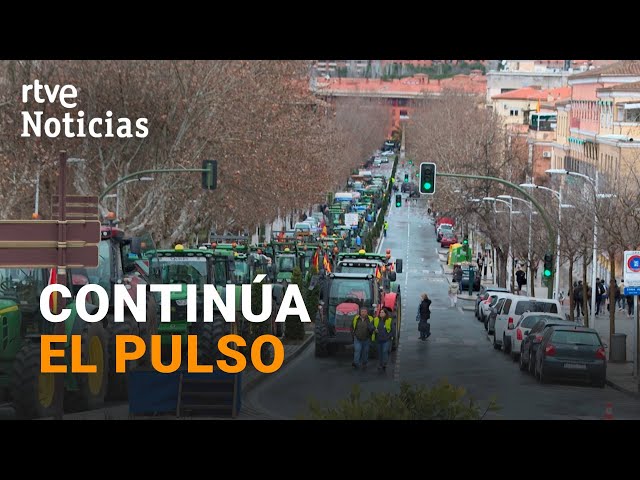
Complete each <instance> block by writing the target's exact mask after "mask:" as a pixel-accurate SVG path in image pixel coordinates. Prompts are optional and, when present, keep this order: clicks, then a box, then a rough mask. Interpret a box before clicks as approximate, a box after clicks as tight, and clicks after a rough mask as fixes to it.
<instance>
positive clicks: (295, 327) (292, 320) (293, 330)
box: [284, 266, 304, 340]
mask: <svg viewBox="0 0 640 480" xmlns="http://www.w3.org/2000/svg"><path fill="white" fill-rule="evenodd" d="M291 283H295V284H296V285H298V288H300V292H303V291H304V289H303V286H302V271H301V270H300V267H298V266H296V267H295V268H294V269H293V274H292V276H291ZM284 325H285V327H284V337H285V338H286V339H287V340H302V339H303V338H304V323H302V322H301V321H300V317H299V316H298V315H288V316H287V318H286V319H285V321H284Z"/></svg>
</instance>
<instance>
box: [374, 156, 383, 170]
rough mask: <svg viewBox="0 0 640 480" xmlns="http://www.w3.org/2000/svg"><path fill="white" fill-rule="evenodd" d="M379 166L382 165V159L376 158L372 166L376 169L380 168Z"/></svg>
mask: <svg viewBox="0 0 640 480" xmlns="http://www.w3.org/2000/svg"><path fill="white" fill-rule="evenodd" d="M380 165H382V159H381V158H376V159H375V160H374V161H373V166H374V167H376V168H380Z"/></svg>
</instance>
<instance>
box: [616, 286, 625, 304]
mask: <svg viewBox="0 0 640 480" xmlns="http://www.w3.org/2000/svg"><path fill="white" fill-rule="evenodd" d="M616 303H617V304H618V311H620V312H621V311H623V310H624V304H625V298H624V279H623V280H620V285H619V286H618V290H617V291H616Z"/></svg>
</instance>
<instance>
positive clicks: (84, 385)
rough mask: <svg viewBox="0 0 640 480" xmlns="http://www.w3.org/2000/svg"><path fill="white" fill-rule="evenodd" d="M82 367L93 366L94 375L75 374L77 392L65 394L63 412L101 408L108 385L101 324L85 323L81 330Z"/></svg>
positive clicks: (106, 346)
mask: <svg viewBox="0 0 640 480" xmlns="http://www.w3.org/2000/svg"><path fill="white" fill-rule="evenodd" d="M81 337H82V341H81V344H80V345H81V359H82V364H83V365H95V366H96V367H97V370H96V373H77V374H75V379H76V382H77V384H78V389H77V390H70V391H67V392H65V411H66V410H67V408H66V406H67V405H68V406H69V411H73V410H75V411H82V410H95V409H98V408H102V406H103V405H104V398H105V396H106V394H107V388H108V384H109V341H108V337H107V332H106V330H105V329H104V327H103V326H102V323H87V324H86V325H85V326H84V328H83V329H82V335H81Z"/></svg>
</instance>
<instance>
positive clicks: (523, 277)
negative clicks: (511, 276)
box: [516, 267, 527, 295]
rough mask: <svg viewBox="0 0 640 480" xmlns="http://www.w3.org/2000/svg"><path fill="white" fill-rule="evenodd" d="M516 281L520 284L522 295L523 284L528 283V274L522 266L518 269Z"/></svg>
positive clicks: (519, 290) (519, 288)
mask: <svg viewBox="0 0 640 480" xmlns="http://www.w3.org/2000/svg"><path fill="white" fill-rule="evenodd" d="M516 283H517V284H518V295H520V292H521V291H522V286H523V285H525V284H526V283H527V274H526V273H524V271H523V270H522V268H520V267H518V271H517V272H516Z"/></svg>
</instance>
